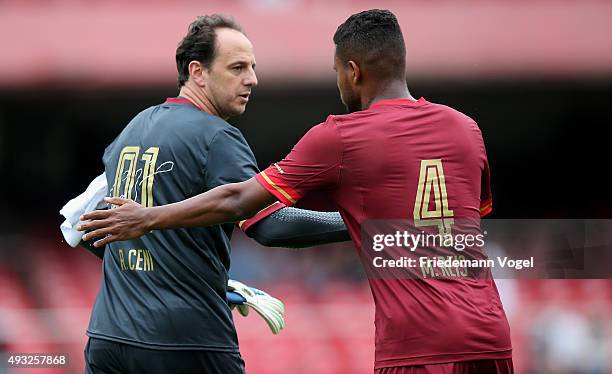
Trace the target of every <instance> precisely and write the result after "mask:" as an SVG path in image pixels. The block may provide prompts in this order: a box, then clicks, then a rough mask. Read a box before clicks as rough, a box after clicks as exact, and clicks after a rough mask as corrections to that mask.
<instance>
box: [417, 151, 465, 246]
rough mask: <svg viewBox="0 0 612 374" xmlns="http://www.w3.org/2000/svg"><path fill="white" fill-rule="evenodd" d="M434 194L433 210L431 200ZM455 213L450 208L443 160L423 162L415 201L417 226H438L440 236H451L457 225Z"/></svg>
mask: <svg viewBox="0 0 612 374" xmlns="http://www.w3.org/2000/svg"><path fill="white" fill-rule="evenodd" d="M432 192H433V209H430V200H431V197H432ZM453 217H454V213H453V211H452V210H450V209H449V207H448V196H447V194H446V179H445V177H444V169H443V168H442V160H441V159H436V160H421V170H420V173H419V184H418V187H417V194H416V199H415V201H414V224H415V226H417V227H419V226H437V227H438V231H439V234H440V235H450V233H451V226H452V225H453V224H454V223H455V219H454V218H453Z"/></svg>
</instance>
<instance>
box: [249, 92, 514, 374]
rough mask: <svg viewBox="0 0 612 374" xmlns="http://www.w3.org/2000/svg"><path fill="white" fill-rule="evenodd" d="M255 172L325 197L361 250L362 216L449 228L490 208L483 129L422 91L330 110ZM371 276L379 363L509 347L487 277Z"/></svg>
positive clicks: (275, 189) (276, 187) (273, 183)
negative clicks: (345, 111)
mask: <svg viewBox="0 0 612 374" xmlns="http://www.w3.org/2000/svg"><path fill="white" fill-rule="evenodd" d="M256 178H257V180H258V182H259V183H260V184H261V185H262V186H263V187H264V188H266V189H267V190H268V191H270V192H271V193H272V194H274V195H275V196H276V197H277V198H278V199H279V200H280V201H281V202H283V203H285V204H287V205H293V204H295V203H296V202H297V201H298V200H300V199H301V198H303V197H308V196H309V195H313V194H317V195H320V194H325V195H327V196H328V197H330V198H331V199H332V200H333V201H334V202H335V204H336V206H337V208H338V210H339V211H340V213H341V214H342V217H343V219H344V221H345V222H346V225H347V227H348V230H349V233H350V235H351V238H352V240H353V242H354V243H355V246H356V248H357V251H358V252H363V251H371V248H366V247H367V246H365V245H364V246H362V244H363V243H362V229H363V228H364V227H363V226H364V224H365V223H366V222H367V221H368V220H411V221H412V222H414V224H415V225H417V226H422V227H429V228H432V227H433V228H435V227H438V228H439V229H440V230H441V231H444V230H447V231H448V232H450V231H452V230H453V223H454V222H457V221H458V220H467V221H471V222H477V223H478V222H479V220H480V217H481V216H483V215H485V214H487V213H489V212H490V211H491V190H490V185H489V183H490V182H489V179H490V178H489V166H488V162H487V157H486V151H485V146H484V142H483V139H482V135H481V132H480V129H479V128H478V126H477V125H476V123H475V122H474V121H473V120H472V119H471V118H469V117H467V116H466V115H464V114H462V113H460V112H458V111H456V110H454V109H452V108H449V107H447V106H444V105H439V104H434V103H430V102H428V101H426V100H425V99H423V98H421V99H419V100H418V101H414V100H408V99H398V100H386V101H381V102H377V103H375V104H373V105H372V106H371V107H370V108H369V109H367V110H363V111H359V112H355V113H351V114H347V115H332V116H329V117H328V118H327V120H326V121H325V122H324V123H322V124H319V125H317V126H315V127H313V128H312V129H311V130H310V131H308V133H307V134H306V135H304V137H303V138H302V139H301V140H300V141H299V142H298V143H297V144H296V145H295V147H294V148H293V149H292V150H291V152H290V153H289V155H287V157H285V159H283V160H282V161H281V162H278V163H275V164H273V165H271V166H270V167H268V168H267V169H266V170H264V171H263V172H261V173H260V174H258V175H257V177H256ZM360 254H361V253H360ZM366 257H367V256H366ZM362 258H363V257H362ZM370 286H371V288H372V293H373V296H374V301H375V304H376V321H375V324H376V364H375V367H376V368H381V367H391V366H404V365H422V364H433V363H444V362H456V361H468V360H479V359H502V358H509V357H511V344H510V333H509V327H508V322H507V319H506V316H505V314H504V311H503V308H502V305H501V302H500V299H499V295H498V292H497V289H496V287H495V283H494V282H493V280H492V279H491V278H490V277H485V278H482V277H481V278H469V277H456V278H445V279H407V278H406V279H401V278H397V279H388V278H387V279H384V278H378V279H376V278H373V277H370ZM347 318H350V316H347Z"/></svg>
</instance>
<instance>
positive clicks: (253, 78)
mask: <svg viewBox="0 0 612 374" xmlns="http://www.w3.org/2000/svg"><path fill="white" fill-rule="evenodd" d="M257 83H258V82H257V75H256V74H255V70H253V69H251V71H250V72H249V75H248V76H247V77H246V78H245V80H244V85H245V86H249V87H254V86H257Z"/></svg>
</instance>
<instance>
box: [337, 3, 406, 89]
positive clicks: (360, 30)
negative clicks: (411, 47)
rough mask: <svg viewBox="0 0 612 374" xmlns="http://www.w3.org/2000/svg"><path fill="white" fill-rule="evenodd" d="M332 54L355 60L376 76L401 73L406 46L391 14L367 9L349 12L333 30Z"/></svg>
mask: <svg viewBox="0 0 612 374" xmlns="http://www.w3.org/2000/svg"><path fill="white" fill-rule="evenodd" d="M334 43H335V44H336V56H338V58H339V59H340V60H342V61H344V62H348V61H349V60H352V61H355V62H358V63H360V64H362V65H364V67H365V68H366V69H367V70H368V71H369V72H370V74H374V76H375V77H376V78H378V79H393V78H403V77H405V71H406V47H405V45H404V37H403V36H402V30H401V29H400V26H399V23H398V22H397V18H395V15H394V14H393V13H391V12H390V11H388V10H381V9H371V10H366V11H364V12H361V13H357V14H353V15H352V16H350V17H349V18H348V19H347V20H346V21H345V22H344V23H343V24H341V25H340V26H338V29H337V30H336V33H335V34H334Z"/></svg>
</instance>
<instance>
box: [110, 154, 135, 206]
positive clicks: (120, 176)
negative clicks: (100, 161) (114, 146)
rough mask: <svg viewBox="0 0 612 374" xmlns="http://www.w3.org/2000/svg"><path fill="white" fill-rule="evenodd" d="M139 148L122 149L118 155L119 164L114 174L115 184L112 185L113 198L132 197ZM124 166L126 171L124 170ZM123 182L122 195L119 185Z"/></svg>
mask: <svg viewBox="0 0 612 374" xmlns="http://www.w3.org/2000/svg"><path fill="white" fill-rule="evenodd" d="M139 152H140V147H124V148H123V149H122V150H121V153H120V154H119V162H118V163H117V172H116V173H115V183H114V184H113V196H115V197H119V196H124V197H126V198H129V197H130V196H131V195H132V188H134V174H135V173H136V162H137V161H136V159H137V158H138V153H139ZM126 164H127V165H128V166H127V170H126ZM124 181H125V187H124V189H123V195H122V194H121V190H120V187H121V184H122V182H124Z"/></svg>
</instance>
